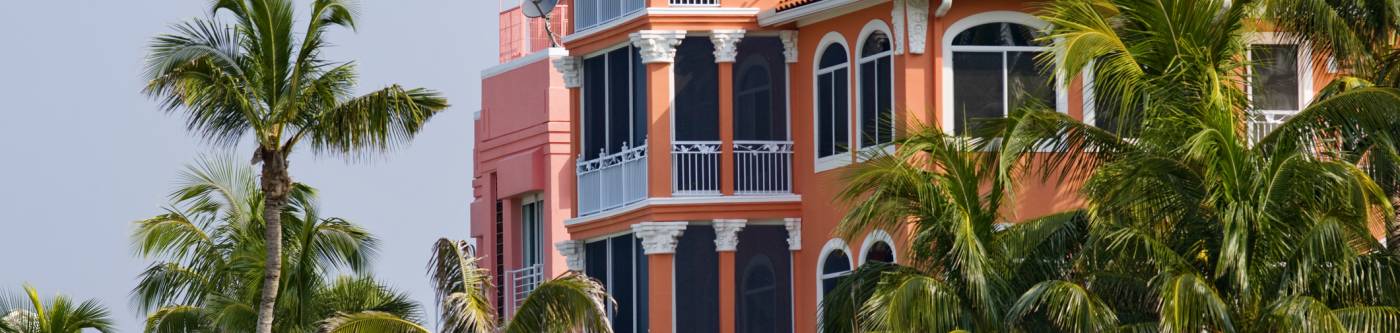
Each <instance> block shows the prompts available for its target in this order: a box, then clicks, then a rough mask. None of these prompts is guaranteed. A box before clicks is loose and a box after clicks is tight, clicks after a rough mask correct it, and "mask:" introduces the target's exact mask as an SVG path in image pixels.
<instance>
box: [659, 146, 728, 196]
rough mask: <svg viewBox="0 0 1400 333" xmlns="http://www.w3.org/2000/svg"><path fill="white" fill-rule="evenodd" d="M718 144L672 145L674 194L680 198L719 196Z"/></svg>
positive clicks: (672, 190)
mask: <svg viewBox="0 0 1400 333" xmlns="http://www.w3.org/2000/svg"><path fill="white" fill-rule="evenodd" d="M720 153H721V151H720V142H719V141H676V142H675V143H672V144H671V169H672V172H671V193H672V194H675V195H679V196H699V195H719V194H720V191H719V190H720V189H719V182H720V180H719V177H720V176H719V171H720V170H719V160H720Z"/></svg>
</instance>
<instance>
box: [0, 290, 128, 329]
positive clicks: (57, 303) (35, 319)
mask: <svg viewBox="0 0 1400 333" xmlns="http://www.w3.org/2000/svg"><path fill="white" fill-rule="evenodd" d="M23 290H24V292H23V293H14V294H8V295H3V296H0V333H82V332H83V331H84V330H96V331H98V332H103V333H111V332H116V331H117V330H116V327H114V325H113V324H112V313H111V311H108V310H107V308H106V307H103V306H102V305H101V304H98V303H97V301H95V300H87V301H83V302H81V303H77V302H74V301H73V299H71V298H68V297H67V296H63V295H58V296H54V297H53V298H50V299H48V300H45V299H43V298H41V297H40V296H39V291H38V290H35V289H34V287H32V286H29V285H25V286H24V289H23Z"/></svg>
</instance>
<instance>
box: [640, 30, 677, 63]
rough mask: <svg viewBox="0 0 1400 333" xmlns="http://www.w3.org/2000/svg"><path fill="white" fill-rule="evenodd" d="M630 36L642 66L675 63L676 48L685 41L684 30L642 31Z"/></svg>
mask: <svg viewBox="0 0 1400 333" xmlns="http://www.w3.org/2000/svg"><path fill="white" fill-rule="evenodd" d="M630 36H631V37H632V46H636V47H637V52H639V53H641V54H642V63H643V64H654V63H671V62H674V61H676V47H677V46H680V45H681V41H683V40H685V30H642V31H638V32H634V33H632V34H631V35H630Z"/></svg>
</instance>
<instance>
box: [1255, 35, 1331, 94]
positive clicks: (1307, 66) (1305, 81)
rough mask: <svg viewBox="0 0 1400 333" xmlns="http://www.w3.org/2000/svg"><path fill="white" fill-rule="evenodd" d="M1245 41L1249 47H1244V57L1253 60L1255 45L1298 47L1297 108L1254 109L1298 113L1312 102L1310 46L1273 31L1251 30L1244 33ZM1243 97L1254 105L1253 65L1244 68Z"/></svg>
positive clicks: (1312, 74)
mask: <svg viewBox="0 0 1400 333" xmlns="http://www.w3.org/2000/svg"><path fill="white" fill-rule="evenodd" d="M1245 41H1246V42H1247V43H1248V46H1250V48H1247V49H1246V52H1245V57H1246V58H1245V59H1246V60H1248V61H1254V50H1253V46H1255V45H1293V46H1297V47H1298V68H1297V70H1298V109H1297V110H1256V111H1262V112H1272V113H1285V112H1292V113H1298V112H1300V111H1302V110H1303V109H1305V108H1307V107H1308V104H1310V103H1312V100H1313V97H1315V96H1314V95H1315V93H1314V90H1313V79H1314V78H1313V76H1314V73H1313V70H1314V68H1313V53H1312V48H1310V47H1308V46H1307V45H1304V44H1299V43H1297V42H1294V41H1292V40H1289V39H1288V38H1287V36H1284V35H1281V34H1279V33H1275V32H1252V33H1248V34H1245ZM1245 98H1248V99H1249V105H1250V107H1251V108H1252V107H1253V106H1254V66H1248V67H1246V68H1245Z"/></svg>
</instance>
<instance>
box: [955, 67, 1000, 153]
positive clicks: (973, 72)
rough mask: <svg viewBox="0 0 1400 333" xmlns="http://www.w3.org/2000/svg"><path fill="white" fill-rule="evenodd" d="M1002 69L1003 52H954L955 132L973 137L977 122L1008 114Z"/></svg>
mask: <svg viewBox="0 0 1400 333" xmlns="http://www.w3.org/2000/svg"><path fill="white" fill-rule="evenodd" d="M1001 66H1002V54H1001V52H953V108H954V110H953V112H955V114H956V116H955V117H954V118H953V119H954V120H955V121H956V123H954V124H953V126H954V129H955V133H957V134H959V135H966V134H969V132H971V131H969V129H971V128H975V127H976V126H977V120H976V119H985V118H996V117H1001V116H1003V115H1005V112H1006V103H1005V100H1004V99H1003V98H1005V96H1004V93H1003V92H1002V90H1003V89H1004V87H1005V84H1003V80H1002V79H1003V76H1002V68H1001Z"/></svg>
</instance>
